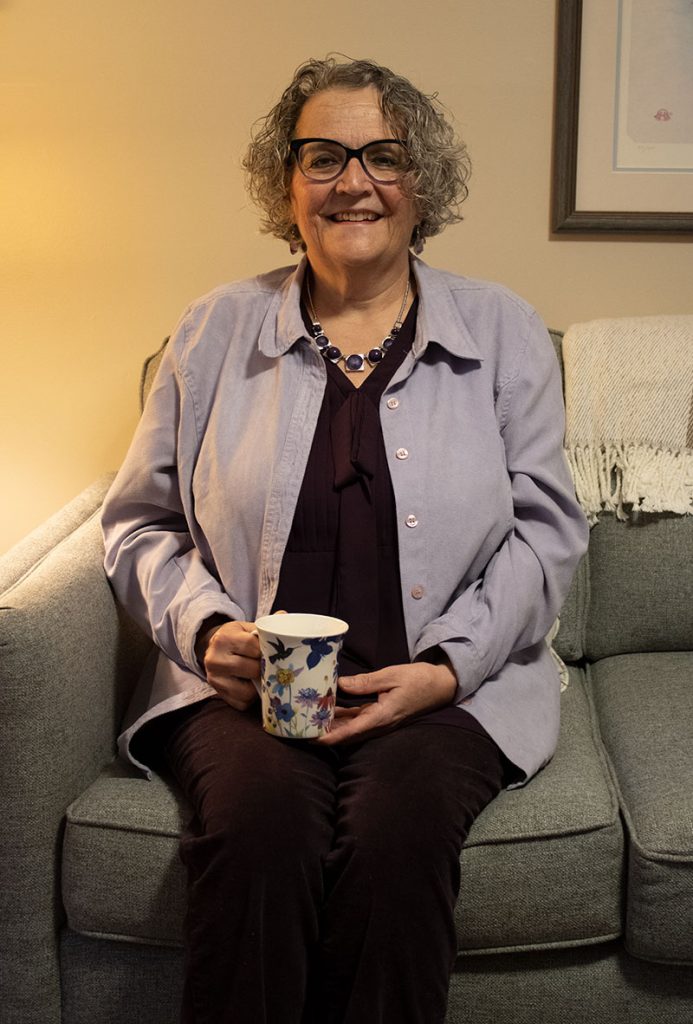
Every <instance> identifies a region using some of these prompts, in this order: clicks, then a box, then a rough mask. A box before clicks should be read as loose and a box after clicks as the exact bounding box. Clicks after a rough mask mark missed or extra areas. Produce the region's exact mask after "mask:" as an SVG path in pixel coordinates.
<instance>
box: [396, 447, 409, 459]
mask: <svg viewBox="0 0 693 1024" xmlns="http://www.w3.org/2000/svg"><path fill="white" fill-rule="evenodd" d="M395 455H396V456H397V458H398V459H408V458H409V452H408V451H407V449H406V448H398V449H397V451H396V452H395Z"/></svg>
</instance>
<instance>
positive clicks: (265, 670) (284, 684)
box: [255, 612, 349, 740]
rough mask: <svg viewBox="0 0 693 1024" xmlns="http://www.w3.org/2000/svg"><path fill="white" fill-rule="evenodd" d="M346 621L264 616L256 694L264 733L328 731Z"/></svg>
mask: <svg viewBox="0 0 693 1024" xmlns="http://www.w3.org/2000/svg"><path fill="white" fill-rule="evenodd" d="M348 628H349V625H348V623H346V622H344V620H343V619H335V618H332V616H330V615H310V614H303V613H298V612H289V613H282V614H279V615H265V616H263V617H262V618H259V619H258V620H257V621H256V622H255V632H257V635H258V639H259V641H260V652H261V655H262V657H261V659H260V698H261V700H262V726H263V728H264V730H265V732H268V733H271V734H272V735H273V736H281V737H283V738H284V739H298V740H306V739H317V738H318V737H319V736H323V735H324V734H325V733H326V732H329V731H330V729H331V728H332V721H333V719H334V708H335V697H336V695H337V655H338V654H339V651H340V649H341V646H342V640H343V639H344V634H345V633H346V631H347V630H348Z"/></svg>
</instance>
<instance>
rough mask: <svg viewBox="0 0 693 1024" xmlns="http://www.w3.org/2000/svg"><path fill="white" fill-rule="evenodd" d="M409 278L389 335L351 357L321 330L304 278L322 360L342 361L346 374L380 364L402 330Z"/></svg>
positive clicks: (353, 353) (308, 285)
mask: <svg viewBox="0 0 693 1024" xmlns="http://www.w3.org/2000/svg"><path fill="white" fill-rule="evenodd" d="M409 288H410V285H409V278H407V287H406V289H405V292H404V298H403V299H402V305H401V306H400V308H399V313H398V314H397V319H396V320H395V322H394V324H393V325H392V327H391V328H390V333H389V334H388V335H387V337H386V338H383V340H382V341H381V342H380V344H379V345H376V346H375V348H372V349H370V351H369V352H352V353H351V355H348V356H345V355H344V354H343V352H342V350H341V349H339V348H337V346H336V345H333V344H332V342H331V341H330V339H329V338H328V337H327V335H326V334H325V332H324V331H323V329H322V326H321V324H320V321H319V320H318V318H317V315H316V313H315V307H314V306H313V296H312V295H311V291H310V281H309V280H308V279H307V278H306V294H307V298H308V312H309V313H310V319H311V324H312V332H313V340H314V341H315V344H316V345H317V346H318V348H319V349H320V351H321V352H322V355H323V358H324V359H326V360H327V361H328V362H330V363H338V362H339V361H340V359H343V360H344V369H345V370H346V371H347V373H359V372H360V371H363V370H365V368H366V363H368V365H369V366H376V365H377V364H378V363H379V362H381V361H382V360H383V359H384V358H385V356H386V355H387V351H388V349H389V348H392V346H393V345H394V343H395V339H396V337H397V335H398V334H399V332H400V331H401V329H402V314H403V313H404V307H405V306H406V304H407V299H408V298H409Z"/></svg>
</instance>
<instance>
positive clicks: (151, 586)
mask: <svg viewBox="0 0 693 1024" xmlns="http://www.w3.org/2000/svg"><path fill="white" fill-rule="evenodd" d="M184 344H185V321H184V320H183V322H182V323H181V326H180V327H179V329H178V331H177V332H176V334H175V335H174V336H173V337H172V338H171V340H170V341H169V343H168V345H167V347H166V351H165V353H164V357H163V359H162V362H161V366H160V367H159V371H158V373H157V376H156V378H155V381H154V384H153V386H152V390H151V393H150V395H149V398H148V400H147V404H146V406H145V410H144V412H143V414H142V418H141V420H140V422H139V425H138V427H137V430H136V432H135V435H134V438H133V441H132V444H131V446H130V449H129V451H128V453H127V456H126V458H125V461H124V463H123V465H122V468H121V469H120V471H119V473H118V475H117V477H116V479H115V481H114V483H113V486H112V488H111V490H110V492H109V494H108V496H107V498H106V501H105V503H104V508H103V513H102V529H103V534H104V543H105V548H106V553H105V560H104V566H105V569H106V574H107V576H108V578H109V580H110V582H111V585H112V587H113V590H114V591H115V594H116V596H117V597H118V599H119V600H120V602H121V603H122V605H123V606H124V608H125V609H126V610H127V612H128V613H129V614H130V615H131V616H132V617H133V618H134V619H135V621H136V622H137V623H138V624H139V625H140V626H141V627H142V629H144V630H145V632H146V633H148V634H149V635H150V636H151V637H152V639H153V640H154V642H155V643H156V644H157V645H158V647H160V648H161V650H163V651H164V653H165V654H166V655H167V656H168V657H169V658H171V659H172V660H173V661H175V662H177V663H178V664H179V665H181V666H183V667H185V668H188V669H191V670H192V671H193V672H195V673H196V674H197V675H198V676H203V672H202V669H201V667H200V665H199V664H198V662H197V659H196V658H195V651H194V647H195V640H196V637H197V633H198V631H199V629H200V626H201V625H202V623H203V622H204V621H205V619H207V618H209V617H210V616H212V615H215V614H221V615H225V616H227V617H228V618H229V619H244V618H245V615H244V613H243V610H242V609H241V608H239V607H238V606H237V605H236V604H235V603H234V602H233V601H231V600H230V598H229V597H228V596H227V594H226V593H225V592H224V590H223V588H222V586H221V584H220V582H219V580H218V579H217V578H216V576H215V575H214V572H213V570H212V569H210V566H209V565H208V564H207V562H205V560H204V558H203V556H202V553H201V551H200V546H201V545H200V544H199V543H196V539H195V533H196V532H197V533H198V534H199V528H198V527H197V524H196V523H195V520H194V505H193V500H192V495H191V484H190V480H191V478H192V466H193V465H194V454H191V453H192V452H193V449H195V448H196V444H195V441H196V438H195V436H194V435H195V431H196V426H195V417H194V403H193V401H192V396H190V395H189V394H188V393H187V385H186V382H185V378H184V374H183V373H182V372H181V370H180V355H181V352H182V350H183V347H184ZM191 432H192V434H193V436H192V437H191V436H190V433H191ZM183 478H184V479H185V480H186V481H187V483H184V482H183ZM199 539H200V538H199V536H198V538H197V540H198V541H199Z"/></svg>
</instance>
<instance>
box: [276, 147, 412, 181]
mask: <svg viewBox="0 0 693 1024" xmlns="http://www.w3.org/2000/svg"><path fill="white" fill-rule="evenodd" d="M308 142H329V143H330V145H332V146H340V147H341V148H342V149H343V150H344V153H345V154H346V156H345V159H344V163H343V164H342V166H341V167H340V168H339V170H338V171H337V173H336V174H333V175H332V177H331V178H311V176H310V175H309V174H306V172H305V171H304V170H303V168H302V167H301V162H300V160H299V159H298V151H299V149H300V148H301V146H305V145H306V143H308ZM383 142H395V143H397V145H398V146H401V147H402V148H403V149H404V151H405V152H406V154H407V156H409V150H408V149H407V144H406V142H405V141H404V139H373V141H372V142H367V143H366V144H365V146H359V148H358V149H350V147H349V146H345V145H344V143H343V142H338V141H337V139H320V138H310V139H292V140H291V142H290V143H289V151H290V156H293V157H294V159H295V161H296V166H297V167H298V169H299V171H300V172H301V174H302V175H303V177H304V178H307V179H308V181H314V182H315V183H316V184H318V185H320V184H328V183H329V182H330V181H335V180H336V179H337V178H338V177H339V176H340V174H344V171H345V170H346V168H347V166H348V164H349V161H350V160H353V159H354V158H356V160H358V162H359V163H360V164H361V167H362V168H363V170H364V173H365V174H366V175H367V176H368V177H369V178H370V179H371V181H374V182H375V183H376V185H396V184H397V183H398V182H399V181H400V180H401V179H402V178H403V177H404V175H405V174H406V173H407V172H406V171H403V172H402V174H400V175H399V177H397V178H387V179H382V178H376V177H374V175H373V174H371V172H370V171H369V170H368V168H367V167H366V165H365V163H364V162H363V152H364V150H366V149H368V147H369V146H378V145H382V143H383ZM409 159H410V160H411V157H409Z"/></svg>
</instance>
